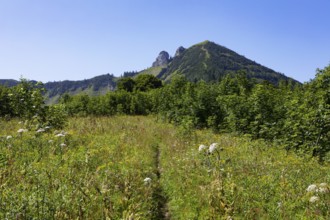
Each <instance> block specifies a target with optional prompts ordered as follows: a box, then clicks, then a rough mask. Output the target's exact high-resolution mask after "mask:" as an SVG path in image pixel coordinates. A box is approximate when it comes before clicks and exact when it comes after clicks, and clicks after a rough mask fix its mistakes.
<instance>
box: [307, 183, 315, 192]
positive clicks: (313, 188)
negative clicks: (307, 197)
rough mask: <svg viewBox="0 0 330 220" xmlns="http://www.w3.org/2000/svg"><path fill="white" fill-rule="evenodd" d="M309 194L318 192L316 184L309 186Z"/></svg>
mask: <svg viewBox="0 0 330 220" xmlns="http://www.w3.org/2000/svg"><path fill="white" fill-rule="evenodd" d="M306 191H307V192H316V191H317V186H316V185H315V184H312V185H309V186H308V187H307V189H306Z"/></svg>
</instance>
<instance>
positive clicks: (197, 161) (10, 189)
mask: <svg viewBox="0 0 330 220" xmlns="http://www.w3.org/2000/svg"><path fill="white" fill-rule="evenodd" d="M155 121H156V120H155V118H153V117H149V116H148V117H129V116H120V117H119V116H118V117H112V118H105V117H88V118H71V119H70V120H69V124H68V126H67V128H66V129H65V130H63V131H56V130H54V129H46V131H44V132H37V130H36V129H35V130H34V129H33V128H31V127H30V128H29V130H28V131H24V132H22V133H18V132H17V131H18V130H19V129H20V128H24V124H22V123H19V122H18V121H15V120H13V121H10V122H7V121H0V127H1V130H0V219H164V218H165V219H169V218H172V219H230V218H232V219H329V218H330V214H329V213H330V193H329V185H330V172H329V171H330V169H329V168H330V166H329V164H323V165H320V164H319V163H318V162H317V161H314V160H313V158H308V157H303V156H297V155H296V154H293V153H290V152H287V151H285V150H282V149H280V147H278V146H277V147H274V146H271V145H269V144H267V143H265V142H263V141H251V140H249V139H248V138H244V137H239V138H238V137H233V136H231V135H225V134H221V135H216V134H213V133H212V132H211V131H209V130H199V131H195V130H192V129H191V128H190V127H189V126H188V127H181V128H176V127H173V126H172V125H169V124H164V123H160V122H155ZM214 142H216V143H218V144H217V146H216V149H215V150H214V151H213V152H212V153H210V152H208V149H204V150H202V151H198V147H199V145H200V144H204V145H206V146H209V145H210V144H212V143H214ZM148 178H150V180H149V179H148ZM321 183H326V184H327V186H325V188H323V189H324V190H323V191H322V190H319V189H320V184H321ZM311 184H316V187H318V188H317V189H318V190H314V191H313V190H312V191H307V190H306V189H307V187H308V186H309V185H311ZM321 191H322V192H321ZM313 196H317V199H314V200H316V201H314V200H313V199H312V200H311V198H312V197H313ZM310 200H311V201H310Z"/></svg>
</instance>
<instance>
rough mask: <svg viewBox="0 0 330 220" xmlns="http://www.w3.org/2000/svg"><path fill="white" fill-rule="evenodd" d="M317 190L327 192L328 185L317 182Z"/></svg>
mask: <svg viewBox="0 0 330 220" xmlns="http://www.w3.org/2000/svg"><path fill="white" fill-rule="evenodd" d="M318 192H320V193H328V192H329V187H328V185H327V184H326V183H320V184H319V189H318Z"/></svg>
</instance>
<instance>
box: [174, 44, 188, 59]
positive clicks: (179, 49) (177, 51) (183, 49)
mask: <svg viewBox="0 0 330 220" xmlns="http://www.w3.org/2000/svg"><path fill="white" fill-rule="evenodd" d="M185 50H186V48H184V47H183V46H180V47H179V48H178V49H177V50H176V51H175V56H176V57H177V56H180V55H182V53H183V52H184V51H185Z"/></svg>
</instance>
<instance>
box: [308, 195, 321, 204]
mask: <svg viewBox="0 0 330 220" xmlns="http://www.w3.org/2000/svg"><path fill="white" fill-rule="evenodd" d="M319 200H320V198H319V197H318V196H312V197H311V198H310V199H309V202H311V203H314V202H317V201H319Z"/></svg>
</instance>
